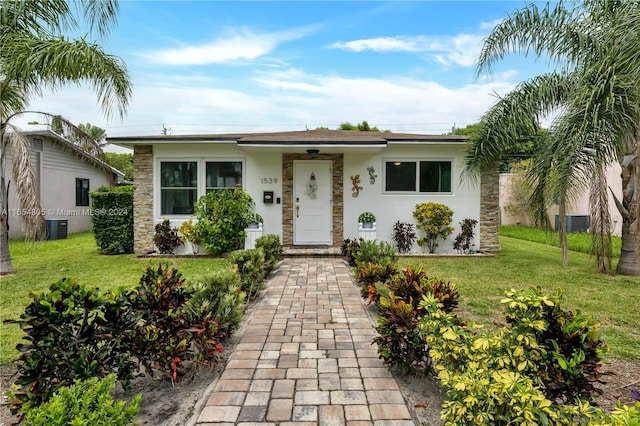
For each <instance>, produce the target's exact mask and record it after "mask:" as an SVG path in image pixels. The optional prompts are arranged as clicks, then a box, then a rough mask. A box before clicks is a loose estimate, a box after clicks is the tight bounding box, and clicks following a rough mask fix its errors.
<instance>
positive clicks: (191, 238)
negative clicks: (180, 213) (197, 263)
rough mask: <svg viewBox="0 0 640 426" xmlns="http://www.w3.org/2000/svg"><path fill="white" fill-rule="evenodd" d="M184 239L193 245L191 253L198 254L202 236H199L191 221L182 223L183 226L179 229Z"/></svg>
mask: <svg viewBox="0 0 640 426" xmlns="http://www.w3.org/2000/svg"><path fill="white" fill-rule="evenodd" d="M178 232H180V233H181V234H182V236H183V238H184V239H185V240H186V241H187V242H188V243H189V244H190V245H191V252H192V253H193V254H198V252H199V246H200V242H201V241H200V235H199V234H198V228H197V227H196V226H195V224H194V223H193V222H192V221H191V219H189V220H187V221H185V222H182V225H180V227H179V228H178Z"/></svg>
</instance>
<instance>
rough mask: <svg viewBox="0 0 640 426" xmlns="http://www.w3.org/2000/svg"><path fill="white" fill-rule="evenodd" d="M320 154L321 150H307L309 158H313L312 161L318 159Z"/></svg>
mask: <svg viewBox="0 0 640 426" xmlns="http://www.w3.org/2000/svg"><path fill="white" fill-rule="evenodd" d="M319 152H320V150H319V149H308V150H307V155H308V156H309V158H311V159H312V160H315V159H316V158H318V153H319Z"/></svg>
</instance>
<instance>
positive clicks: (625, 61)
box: [466, 0, 640, 275]
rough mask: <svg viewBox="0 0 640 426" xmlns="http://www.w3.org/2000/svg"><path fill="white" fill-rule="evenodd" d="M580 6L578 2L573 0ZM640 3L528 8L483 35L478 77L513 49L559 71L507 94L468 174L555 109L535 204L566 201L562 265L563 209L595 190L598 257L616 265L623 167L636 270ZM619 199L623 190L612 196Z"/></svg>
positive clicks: (472, 149) (624, 209) (539, 163)
mask: <svg viewBox="0 0 640 426" xmlns="http://www.w3.org/2000/svg"><path fill="white" fill-rule="evenodd" d="M571 4H572V5H573V4H574V3H571ZM638 22H640V3H638V2H629V1H625V0H585V1H584V2H583V3H582V4H579V5H576V6H575V7H572V8H567V6H566V5H565V4H564V3H562V2H561V3H559V4H557V5H556V6H555V7H553V8H551V7H550V6H549V5H547V6H546V7H544V8H539V7H537V6H535V5H529V6H527V7H525V8H523V9H520V10H518V11H516V12H515V13H514V14H512V15H510V16H509V17H508V18H507V19H506V20H504V21H503V22H502V23H500V24H498V25H497V26H496V27H495V28H494V29H493V31H492V32H491V34H490V35H489V36H488V37H487V38H486V39H485V41H484V45H483V48H482V52H481V54H480V58H479V61H478V73H485V72H489V73H490V72H491V71H492V68H493V66H494V64H495V63H496V62H498V61H499V60H500V59H502V58H503V57H504V56H505V55H506V54H508V53H516V52H521V53H524V54H525V55H529V54H530V55H535V56H536V57H542V56H545V55H546V56H548V58H549V62H550V63H553V64H556V69H555V71H553V72H550V73H547V74H544V75H541V76H537V77H534V78H532V79H530V80H527V81H524V82H522V83H520V84H519V85H518V86H517V87H516V88H515V89H514V90H513V91H512V92H510V93H509V94H507V95H506V96H504V97H502V98H499V99H498V101H497V102H496V103H495V104H494V106H493V107H492V108H491V109H490V110H489V111H487V112H486V113H485V115H484V116H483V117H482V120H481V126H480V131H479V132H478V134H477V135H476V137H474V138H473V140H472V143H471V144H470V145H469V150H468V153H467V159H466V170H467V172H469V173H475V172H479V171H482V170H487V169H489V168H491V167H494V165H495V164H496V162H497V161H499V160H500V158H501V157H502V156H503V155H504V154H506V153H508V152H510V151H511V150H513V148H514V146H515V145H517V144H518V143H519V141H523V140H527V139H528V138H529V137H531V135H533V134H535V132H536V129H537V127H538V123H539V122H540V121H541V120H542V118H543V117H545V116H547V117H548V116H549V115H550V114H556V117H555V119H554V120H553V123H552V125H551V127H550V129H549V130H550V132H549V139H548V140H547V141H546V142H545V143H544V144H543V145H542V146H541V147H540V149H539V150H538V151H537V152H536V154H535V156H534V159H533V162H532V163H533V164H534V167H533V169H532V171H531V174H530V175H529V179H528V180H529V183H530V184H531V186H532V188H533V195H532V197H531V199H530V203H531V206H532V207H533V208H534V209H535V211H536V212H537V215H538V218H539V219H540V220H546V221H548V218H547V207H548V206H549V205H550V204H552V203H557V204H558V205H559V213H560V239H561V243H562V248H563V264H566V263H567V256H568V249H567V244H566V229H565V227H564V224H565V214H566V208H567V204H568V203H570V202H571V200H572V199H573V197H575V196H576V195H577V194H579V193H581V192H583V191H585V190H587V189H588V190H589V191H590V210H591V220H592V226H591V231H592V253H593V254H594V255H595V257H596V261H597V265H598V268H599V269H600V270H603V271H604V270H606V269H608V268H610V263H611V237H610V229H611V226H610V218H609V216H608V204H607V184H606V181H605V179H604V177H603V176H604V170H605V168H606V167H608V166H609V165H610V164H612V163H613V162H614V161H617V162H619V163H620V165H621V166H622V185H623V197H622V200H618V199H615V203H616V206H617V207H618V210H619V211H620V213H621V215H622V217H623V224H622V252H621V254H620V260H619V263H618V266H617V271H618V272H619V273H621V274H627V275H637V274H638V273H639V272H640V269H639V268H638V265H639V264H640V262H639V256H640V254H639V252H638V236H640V222H639V221H638V220H637V218H638V217H639V215H638V208H639V203H638V188H639V187H640V182H639V180H640V170H639V158H640V155H639V154H640V43H638V40H639V39H640V27H639V26H638V24H637V23H638ZM614 198H615V195H614Z"/></svg>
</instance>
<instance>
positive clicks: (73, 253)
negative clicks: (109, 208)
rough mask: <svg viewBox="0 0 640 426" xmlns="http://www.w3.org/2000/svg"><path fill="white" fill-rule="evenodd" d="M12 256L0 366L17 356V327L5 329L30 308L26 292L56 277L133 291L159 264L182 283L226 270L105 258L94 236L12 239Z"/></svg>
mask: <svg viewBox="0 0 640 426" xmlns="http://www.w3.org/2000/svg"><path fill="white" fill-rule="evenodd" d="M10 249H11V256H12V260H13V266H14V268H15V270H16V274H14V275H10V276H3V277H2V278H0V336H1V338H0V362H1V363H2V364H6V363H9V362H11V361H13V360H15V359H16V358H17V357H18V353H17V351H16V350H15V346H16V344H17V343H18V342H19V340H20V338H21V337H22V336H21V334H22V332H21V331H20V329H19V328H18V326H17V325H14V324H11V325H5V324H2V322H3V321H4V320H6V319H17V318H19V317H20V314H21V313H22V312H23V311H24V308H25V307H26V306H27V305H28V304H29V303H30V301H31V299H30V298H29V292H30V291H34V292H40V291H43V290H46V289H47V288H48V287H49V285H50V284H52V283H54V282H56V281H58V280H59V279H61V278H65V277H68V278H76V279H77V280H78V283H80V284H84V285H85V286H87V287H98V288H100V291H101V292H107V291H109V290H117V289H118V288H120V287H133V286H134V285H135V284H137V283H138V281H139V280H140V277H141V276H142V274H143V273H144V270H145V268H146V267H147V266H148V265H153V266H157V264H158V263H159V262H163V263H168V264H169V265H170V266H172V267H175V268H178V270H179V271H180V272H182V274H183V276H184V277H185V278H187V279H189V278H193V277H197V276H199V275H202V274H205V273H208V272H211V271H213V270H216V269H219V268H221V267H223V266H225V265H227V261H226V260H224V259H217V258H201V259H194V258H171V259H162V258H138V257H137V256H135V255H133V254H126V255H117V256H105V255H101V254H99V253H98V251H97V248H96V244H95V240H94V238H93V234H92V233H90V232H83V233H79V234H71V235H69V238H68V239H66V240H56V241H44V242H38V243H25V242H23V241H15V240H12V241H11V243H10Z"/></svg>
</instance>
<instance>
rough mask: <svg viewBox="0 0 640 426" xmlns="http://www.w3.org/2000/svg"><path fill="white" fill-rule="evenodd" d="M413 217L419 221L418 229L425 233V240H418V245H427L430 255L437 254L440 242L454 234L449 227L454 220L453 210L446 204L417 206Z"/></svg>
mask: <svg viewBox="0 0 640 426" xmlns="http://www.w3.org/2000/svg"><path fill="white" fill-rule="evenodd" d="M413 217H414V218H415V219H416V220H417V221H418V224H417V226H416V227H417V228H418V229H419V230H421V231H422V232H424V233H425V235H426V236H425V238H420V239H418V245H420V246H423V245H426V246H427V248H428V249H429V253H435V251H436V248H437V247H438V245H439V241H440V240H444V239H445V238H447V237H448V236H449V235H451V233H452V232H453V228H452V227H451V226H449V225H450V224H451V221H452V220H453V210H451V209H450V208H449V207H447V206H445V205H444V204H438V203H422V204H416V209H415V211H414V212H413Z"/></svg>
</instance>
